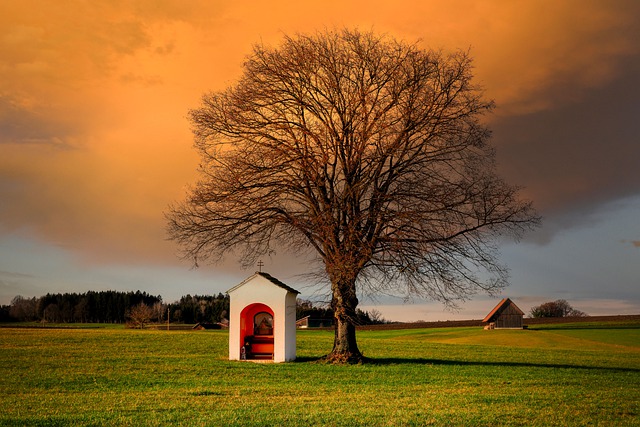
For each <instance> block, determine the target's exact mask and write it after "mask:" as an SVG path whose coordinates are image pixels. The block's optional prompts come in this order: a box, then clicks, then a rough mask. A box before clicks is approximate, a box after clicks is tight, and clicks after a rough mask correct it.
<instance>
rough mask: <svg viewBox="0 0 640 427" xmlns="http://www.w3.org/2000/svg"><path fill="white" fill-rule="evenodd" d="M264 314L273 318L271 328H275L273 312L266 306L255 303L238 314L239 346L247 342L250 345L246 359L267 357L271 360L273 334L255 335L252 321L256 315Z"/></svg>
mask: <svg viewBox="0 0 640 427" xmlns="http://www.w3.org/2000/svg"><path fill="white" fill-rule="evenodd" d="M261 312H266V313H269V314H270V315H271V317H273V318H274V319H273V327H274V328H275V327H276V325H275V317H274V315H273V310H272V309H271V308H270V307H269V306H268V305H266V304H262V303H255V304H250V305H248V306H246V307H245V308H244V309H243V310H242V312H241V313H240V345H241V346H243V345H245V343H247V341H249V342H250V343H251V345H250V346H248V348H250V351H249V352H247V358H248V359H251V358H256V357H268V356H264V355H270V357H271V358H273V334H272V335H255V334H254V322H253V319H254V317H255V316H256V314H258V313H261ZM257 355H261V356H257Z"/></svg>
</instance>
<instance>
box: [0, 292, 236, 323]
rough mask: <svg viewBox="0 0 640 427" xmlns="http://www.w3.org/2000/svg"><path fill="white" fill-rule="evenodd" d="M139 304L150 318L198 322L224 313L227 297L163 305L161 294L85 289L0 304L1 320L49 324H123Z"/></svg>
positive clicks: (213, 319)
mask: <svg viewBox="0 0 640 427" xmlns="http://www.w3.org/2000/svg"><path fill="white" fill-rule="evenodd" d="M140 304H142V305H144V306H146V307H149V309H150V311H151V313H152V314H151V320H152V321H155V322H166V321H167V315H169V316H170V319H169V320H170V321H171V322H176V323H198V322H218V321H220V320H221V319H222V318H223V317H224V316H226V315H227V313H228V310H229V297H228V296H226V295H223V294H221V293H219V294H218V295H215V296H211V295H194V296H192V295H185V296H183V297H181V298H180V300H178V301H176V302H174V303H170V304H165V303H164V302H163V301H162V297H161V296H160V295H158V296H155V295H150V294H148V293H146V292H141V291H136V292H132V291H129V292H121V291H88V292H85V293H55V294H51V293H48V294H46V295H44V296H41V297H32V298H26V297H23V296H21V295H18V296H16V297H15V298H13V300H12V301H11V304H9V305H2V306H0V321H2V322H49V323H126V322H127V321H128V320H129V319H130V314H131V310H132V309H133V308H134V307H136V306H139V305H140Z"/></svg>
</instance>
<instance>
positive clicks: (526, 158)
mask: <svg viewBox="0 0 640 427" xmlns="http://www.w3.org/2000/svg"><path fill="white" fill-rule="evenodd" d="M621 70H623V71H621V72H620V74H619V76H618V78H616V79H615V80H612V81H611V82H610V83H609V84H606V85H605V86H602V87H600V88H598V89H595V90H592V91H590V92H588V93H587V94H582V95H581V96H580V97H579V99H577V100H574V101H573V102H565V103H563V104H562V105H561V106H559V107H557V108H549V109H546V110H544V111H538V112H535V113H531V114H527V115H520V116H513V117H502V118H499V119H498V120H497V121H495V122H494V123H493V129H494V143H495V144H496V146H497V147H498V156H499V164H500V169H501V171H502V173H503V174H504V175H505V176H506V178H507V179H508V180H509V181H511V182H514V183H518V184H520V185H523V186H525V187H526V189H525V191H524V194H526V195H527V197H530V198H531V199H533V200H534V202H535V204H536V206H537V207H538V209H539V210H540V211H541V213H542V214H543V216H545V217H546V219H547V224H546V226H545V230H546V232H547V233H550V235H548V236H546V237H547V238H549V237H551V234H553V233H554V232H555V231H557V230H558V229H560V228H565V227H572V226H574V225H578V224H580V223H582V222H584V221H585V220H588V218H589V214H590V213H592V212H593V211H594V210H595V209H597V208H598V207H599V206H601V205H603V204H607V203H610V202H612V201H615V200H618V199H622V198H625V197H630V196H632V195H635V194H640V168H639V167H638V159H640V144H639V143H638V142H639V141H640V124H639V123H638V117H640V85H638V84H637V76H638V75H639V73H640V57H635V58H632V59H629V60H628V61H627V63H626V64H624V66H623V67H621ZM563 90H564V88H563V87H562V85H560V84H557V85H555V86H554V87H553V88H552V90H550V91H548V93H547V96H549V97H553V96H556V97H559V98H562V96H563V94H561V92H562V91H563ZM567 90H571V88H568V89H567ZM538 237H540V235H539V236H538Z"/></svg>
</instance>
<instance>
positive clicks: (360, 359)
mask: <svg viewBox="0 0 640 427" xmlns="http://www.w3.org/2000/svg"><path fill="white" fill-rule="evenodd" d="M324 360H325V362H327V363H332V364H335V365H357V364H360V363H365V362H366V361H367V358H366V357H364V356H363V355H362V353H329V354H328V355H327V356H325V358H324Z"/></svg>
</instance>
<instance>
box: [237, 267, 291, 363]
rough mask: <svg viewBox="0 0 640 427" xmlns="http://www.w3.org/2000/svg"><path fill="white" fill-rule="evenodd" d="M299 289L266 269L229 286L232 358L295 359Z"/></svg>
mask: <svg viewBox="0 0 640 427" xmlns="http://www.w3.org/2000/svg"><path fill="white" fill-rule="evenodd" d="M299 293H300V292H298V291H296V290H295V289H293V288H290V287H289V286H287V285H285V284H284V283H282V282H281V281H279V280H278V279H276V278H274V277H273V276H271V275H269V274H267V273H263V272H256V273H255V274H254V275H253V276H251V277H249V278H247V279H245V280H244V281H243V282H242V283H240V284H239V285H236V286H234V287H233V288H231V289H229V290H228V291H227V294H229V360H254V361H263V360H266V361H273V362H288V361H292V360H295V358H296V297H297V295H298V294H299Z"/></svg>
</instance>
